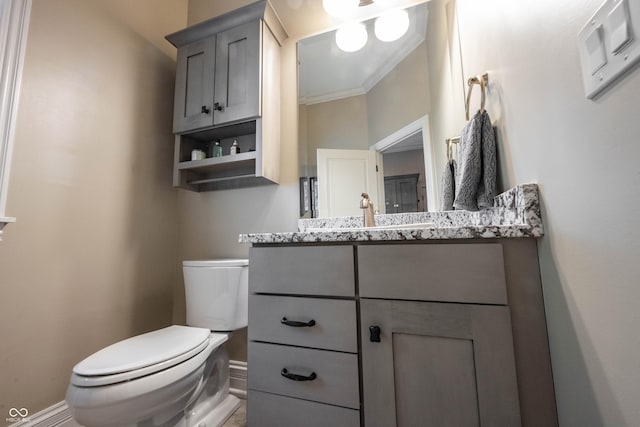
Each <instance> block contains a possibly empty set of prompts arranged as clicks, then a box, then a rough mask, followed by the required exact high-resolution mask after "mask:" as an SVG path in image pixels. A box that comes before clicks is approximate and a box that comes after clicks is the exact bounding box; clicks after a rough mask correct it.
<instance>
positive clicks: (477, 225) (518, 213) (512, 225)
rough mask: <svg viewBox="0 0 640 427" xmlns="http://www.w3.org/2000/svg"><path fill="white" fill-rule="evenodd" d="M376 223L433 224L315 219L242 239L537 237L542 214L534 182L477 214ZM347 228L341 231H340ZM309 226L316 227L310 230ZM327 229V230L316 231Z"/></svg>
mask: <svg viewBox="0 0 640 427" xmlns="http://www.w3.org/2000/svg"><path fill="white" fill-rule="evenodd" d="M375 218H376V225H378V226H388V225H401V224H416V223H433V226H428V227H421V228H405V229H401V230H389V229H382V230H381V229H361V230H353V228H357V227H363V218H362V217H361V216H357V217H338V218H313V219H301V220H299V221H298V231H296V232H288V233H253V234H241V235H240V242H241V243H254V244H272V243H322V242H327V243H331V242H369V241H405V240H442V239H495V238H508V237H541V236H543V235H544V229H543V227H542V218H541V216H540V199H539V195H538V186H537V184H521V185H518V186H516V187H514V188H512V189H510V190H508V191H505V192H504V193H502V194H500V195H498V196H496V198H495V199H494V206H493V207H491V208H488V209H483V210H480V211H476V212H471V211H446V212H415V213H404V214H388V215H376V217H375ZM343 228H344V229H345V230H341V229H343ZM311 229H313V230H314V231H309V230H311ZM318 229H327V231H317V230H318Z"/></svg>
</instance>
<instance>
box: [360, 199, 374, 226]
mask: <svg viewBox="0 0 640 427" xmlns="http://www.w3.org/2000/svg"><path fill="white" fill-rule="evenodd" d="M360 209H364V226H365V227H375V225H376V219H375V217H374V216H373V202H372V201H371V199H369V195H368V194H367V193H362V199H360Z"/></svg>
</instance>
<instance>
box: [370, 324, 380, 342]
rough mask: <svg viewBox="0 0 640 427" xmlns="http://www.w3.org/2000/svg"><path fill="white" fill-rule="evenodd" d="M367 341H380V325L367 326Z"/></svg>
mask: <svg viewBox="0 0 640 427" xmlns="http://www.w3.org/2000/svg"><path fill="white" fill-rule="evenodd" d="M369 341H371V342H380V326H375V325H373V326H369Z"/></svg>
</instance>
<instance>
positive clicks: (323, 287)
mask: <svg viewBox="0 0 640 427" xmlns="http://www.w3.org/2000/svg"><path fill="white" fill-rule="evenodd" d="M249 258H250V262H249V291H250V292H251V293H276V294H293V295H330V296H354V295H355V284H354V283H355V275H354V266H353V247H352V246H303V247H300V246H298V247H269V248H255V247H254V248H251V249H250V250H249Z"/></svg>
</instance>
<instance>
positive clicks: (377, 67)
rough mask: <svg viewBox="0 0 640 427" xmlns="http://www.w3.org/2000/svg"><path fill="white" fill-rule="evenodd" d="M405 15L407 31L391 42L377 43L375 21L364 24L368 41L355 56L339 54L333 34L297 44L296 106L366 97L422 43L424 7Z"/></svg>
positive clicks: (425, 20)
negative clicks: (297, 77)
mask: <svg viewBox="0 0 640 427" xmlns="http://www.w3.org/2000/svg"><path fill="white" fill-rule="evenodd" d="M407 12H408V13H409V29H408V30H407V32H406V33H405V34H404V35H403V36H402V37H401V38H399V39H398V40H395V41H392V42H382V41H380V40H378V39H377V38H376V36H375V35H374V21H375V20H374V19H371V20H368V21H366V22H365V23H364V24H365V26H366V29H367V33H368V40H367V43H366V44H365V46H364V47H363V48H362V49H360V50H358V51H356V52H344V51H342V50H340V49H339V48H338V46H337V44H336V38H335V31H330V32H327V33H324V34H320V35H317V36H314V37H310V38H307V39H303V40H300V41H299V42H298V62H299V86H298V97H299V103H301V104H305V105H311V104H316V103H320V102H327V101H331V100H335V99H341V98H346V97H350V96H355V95H361V94H364V93H367V92H368V91H369V90H370V89H371V88H372V87H374V86H375V85H376V83H378V82H379V81H380V80H381V79H382V78H383V77H384V76H385V75H386V74H387V73H389V71H391V70H393V69H394V68H395V67H396V66H397V65H398V64H399V63H400V62H401V61H402V60H403V59H404V58H405V57H406V56H407V55H408V54H409V53H411V52H412V51H413V50H414V49H415V48H416V47H417V46H418V45H420V44H421V43H422V42H423V41H424V40H425V37H426V30H427V15H428V10H427V4H426V3H425V4H421V5H418V6H414V7H412V8H409V9H407Z"/></svg>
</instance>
